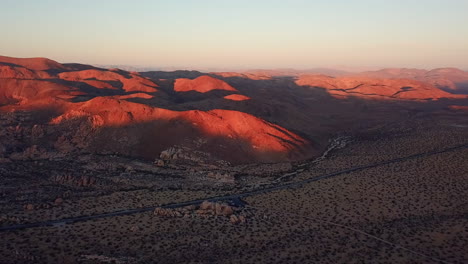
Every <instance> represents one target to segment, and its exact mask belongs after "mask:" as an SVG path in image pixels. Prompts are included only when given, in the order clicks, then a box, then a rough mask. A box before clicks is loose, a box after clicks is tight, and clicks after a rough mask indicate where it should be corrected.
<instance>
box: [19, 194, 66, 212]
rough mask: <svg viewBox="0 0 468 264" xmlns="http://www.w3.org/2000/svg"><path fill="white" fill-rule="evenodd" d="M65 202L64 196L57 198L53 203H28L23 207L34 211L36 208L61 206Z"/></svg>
mask: <svg viewBox="0 0 468 264" xmlns="http://www.w3.org/2000/svg"><path fill="white" fill-rule="evenodd" d="M63 202H64V200H63V198H61V197H59V198H57V199H55V200H54V202H52V203H41V204H32V203H28V204H25V205H24V206H23V209H24V210H27V211H32V210H36V209H50V208H52V207H55V206H61V205H62V204H63Z"/></svg>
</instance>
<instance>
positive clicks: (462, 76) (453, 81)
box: [358, 68, 468, 94]
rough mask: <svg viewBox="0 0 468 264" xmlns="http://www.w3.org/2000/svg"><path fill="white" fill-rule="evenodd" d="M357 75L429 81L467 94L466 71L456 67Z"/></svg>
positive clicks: (384, 71) (443, 87) (382, 71)
mask: <svg viewBox="0 0 468 264" xmlns="http://www.w3.org/2000/svg"><path fill="white" fill-rule="evenodd" d="M358 75H359V76H365V77H372V78H391V79H412V80H418V81H422V82H426V83H430V84H432V85H434V86H436V87H438V88H440V89H443V90H445V91H447V92H450V93H454V94H468V72H466V71H462V70H460V69H457V68H439V69H433V70H430V71H427V70H420V69H406V68H392V69H382V70H379V71H368V72H362V73H360V74H358Z"/></svg>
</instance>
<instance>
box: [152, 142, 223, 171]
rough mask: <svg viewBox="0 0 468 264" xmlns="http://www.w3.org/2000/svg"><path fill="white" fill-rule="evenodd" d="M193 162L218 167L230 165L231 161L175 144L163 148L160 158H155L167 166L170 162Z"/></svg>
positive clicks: (157, 162)
mask: <svg viewBox="0 0 468 264" xmlns="http://www.w3.org/2000/svg"><path fill="white" fill-rule="evenodd" d="M181 162H183V163H192V164H198V165H210V164H213V165H216V166H217V167H226V166H229V165H230V164H229V162H227V161H224V160H219V159H215V158H213V157H212V156H211V155H210V154H209V153H206V152H203V151H198V150H194V149H192V148H189V147H185V146H174V147H171V148H169V149H166V150H163V151H162V152H161V154H160V155H159V159H156V160H155V162H154V163H155V164H156V165H157V166H165V165H167V164H168V163H181Z"/></svg>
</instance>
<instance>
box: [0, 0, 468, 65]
mask: <svg viewBox="0 0 468 264" xmlns="http://www.w3.org/2000/svg"><path fill="white" fill-rule="evenodd" d="M0 23H1V26H0V36H1V40H0V54H1V55H7V56H14V57H49V58H52V59H55V60H58V61H60V62H82V63H91V64H123V65H141V66H176V67H180V68H197V67H222V68H288V67H289V68H313V67H331V66H338V65H343V66H349V67H419V68H435V67H446V66H453V67H459V68H463V69H468V0H391V1H390V0H316V1H314V0H265V1H261V0H235V1H233V0H228V1H224V0H185V1H183V0H165V1H159V0H134V1H129V0H80V1H71V0H70V1H65V0H29V1H26V0H0Z"/></svg>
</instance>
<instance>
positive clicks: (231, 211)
mask: <svg viewBox="0 0 468 264" xmlns="http://www.w3.org/2000/svg"><path fill="white" fill-rule="evenodd" d="M236 211H238V208H235V207H233V206H230V205H228V204H225V203H217V202H209V201H204V202H202V203H201V204H200V205H199V206H195V205H189V206H185V207H180V208H161V207H158V208H156V209H155V210H154V215H157V216H162V217H197V216H198V217H210V216H224V217H229V219H230V221H231V223H233V224H238V223H244V222H245V221H246V219H245V216H243V215H239V214H236Z"/></svg>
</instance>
